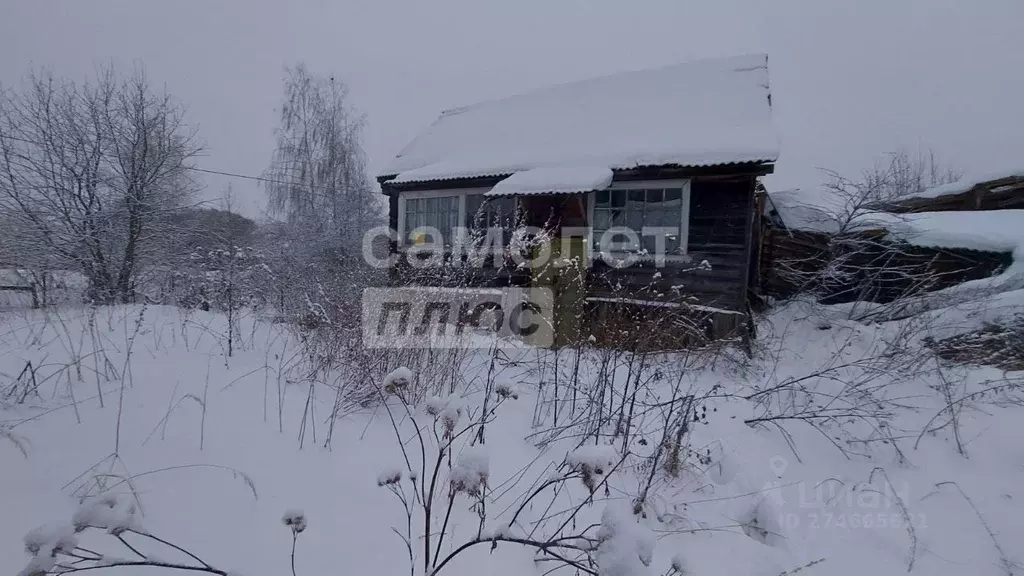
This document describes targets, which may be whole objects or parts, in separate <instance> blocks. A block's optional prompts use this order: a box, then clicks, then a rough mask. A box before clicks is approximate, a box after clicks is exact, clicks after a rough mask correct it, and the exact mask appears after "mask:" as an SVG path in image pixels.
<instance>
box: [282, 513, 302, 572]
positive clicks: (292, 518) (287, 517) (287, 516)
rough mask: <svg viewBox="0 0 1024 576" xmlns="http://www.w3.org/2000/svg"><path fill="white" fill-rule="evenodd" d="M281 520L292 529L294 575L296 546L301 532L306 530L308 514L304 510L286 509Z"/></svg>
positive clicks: (293, 570)
mask: <svg viewBox="0 0 1024 576" xmlns="http://www.w3.org/2000/svg"><path fill="white" fill-rule="evenodd" d="M281 522H282V523H283V524H284V525H285V526H287V527H288V528H290V529H291V531H292V576H296V575H295V546H296V545H297V544H298V542H299V534H302V533H303V532H305V530H306V527H307V526H308V524H307V521H306V514H305V513H304V512H303V511H302V510H296V509H291V510H286V511H285V513H284V516H282V517H281Z"/></svg>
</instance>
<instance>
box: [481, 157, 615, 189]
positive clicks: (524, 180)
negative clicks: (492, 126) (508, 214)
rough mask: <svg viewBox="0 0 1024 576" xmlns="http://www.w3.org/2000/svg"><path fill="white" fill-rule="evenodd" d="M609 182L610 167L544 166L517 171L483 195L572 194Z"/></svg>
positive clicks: (610, 178)
mask: <svg viewBox="0 0 1024 576" xmlns="http://www.w3.org/2000/svg"><path fill="white" fill-rule="evenodd" d="M611 183H612V169H611V168H608V167H607V166H583V165H581V166H545V167H542V168H533V169H532V170H523V171H522V172H516V173H515V174H513V175H511V176H509V177H508V178H505V179H504V180H502V181H501V182H498V183H497V184H496V185H495V186H494V188H492V189H491V190H490V192H488V193H487V194H486V195H487V196H525V195H536V194H574V193H578V192H590V191H592V190H604V189H605V188H607V187H608V186H610V185H611Z"/></svg>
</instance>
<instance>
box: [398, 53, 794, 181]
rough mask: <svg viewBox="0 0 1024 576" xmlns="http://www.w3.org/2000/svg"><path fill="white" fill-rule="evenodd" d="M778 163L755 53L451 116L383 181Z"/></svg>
mask: <svg viewBox="0 0 1024 576" xmlns="http://www.w3.org/2000/svg"><path fill="white" fill-rule="evenodd" d="M777 157H778V140H777V139H776V137H775V131H774V130H773V128H772V124H771V105H770V103H769V89H768V65H767V56H765V55H764V54H758V55H749V56H739V57H733V58H718V59H711V60H700V61H695V62H688V63H683V64H676V65H672V66H668V67H664V68H658V69H653V70H640V71H634V72H623V73H619V74H613V75H611V76H605V77H601V78H594V79H590V80H584V81H580V82H573V83H569V84H561V85H557V86H551V87H548V88H543V89H540V90H537V91H535V92H531V93H528V94H522V95H519V96H512V97H509V98H505V99H501V100H492V101H487V102H481V103H479V104H474V105H472V106H467V107H464V108H458V109H454V110H449V111H446V112H444V113H442V114H441V116H440V117H439V118H438V119H437V120H436V121H435V122H434V123H433V124H432V125H431V126H430V127H429V128H427V129H426V130H425V131H424V132H422V133H421V134H420V135H419V136H417V137H416V138H415V139H414V140H413V141H412V142H411V143H410V144H409V145H408V146H406V147H405V149H403V150H402V151H401V152H400V153H399V154H398V156H397V157H395V158H394V159H393V160H392V161H391V163H390V164H389V165H388V166H387V167H386V169H385V170H384V171H383V172H382V175H383V176H392V175H395V174H397V175H398V176H397V177H396V178H395V180H394V181H395V182H413V181H425V180H443V179H449V178H470V177H476V176H489V175H503V174H512V173H514V172H519V171H523V170H530V169H533V168H537V167H541V166H548V165H565V164H577V165H579V164H587V165H600V166H608V167H610V168H613V169H617V168H630V167H636V166H656V165H665V164H677V165H682V166H710V165H716V164H730V163H741V162H774V161H775V159H776V158H777Z"/></svg>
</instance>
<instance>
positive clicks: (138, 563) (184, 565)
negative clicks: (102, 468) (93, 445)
mask: <svg viewBox="0 0 1024 576" xmlns="http://www.w3.org/2000/svg"><path fill="white" fill-rule="evenodd" d="M87 531H102V532H104V533H106V534H107V535H108V536H109V537H110V538H111V539H112V540H113V542H112V544H114V545H116V546H118V547H120V548H122V549H123V552H122V554H123V555H112V554H106V553H100V552H97V551H96V550H94V549H93V548H85V547H83V546H82V545H81V544H80V535H81V534H83V533H85V532H87ZM143 541H148V543H149V544H150V545H159V546H163V547H165V548H167V549H171V550H174V551H175V552H177V553H179V554H181V555H184V556H187V557H188V558H189V561H187V562H184V561H169V560H164V559H161V558H158V557H156V556H154V555H152V554H151V553H149V552H143V550H148V548H145V547H143V546H140V545H139V543H140V542H143ZM24 542H25V552H27V553H28V555H29V557H30V559H29V562H28V564H27V565H26V566H25V568H24V569H23V570H22V571H21V572H19V576H46V575H57V574H72V573H74V572H84V571H92V570H102V569H106V568H110V569H113V568H122V567H140V568H141V567H153V568H163V569H166V570H180V571H182V572H189V573H194V572H206V573H209V574H218V575H219V576H227V574H228V572H227V571H225V570H221V569H218V568H215V567H214V566H212V565H211V564H209V563H208V562H206V561H204V560H202V559H201V558H200V557H199V556H197V555H195V554H193V553H192V552H189V551H188V550H186V549H184V548H182V547H181V546H178V545H176V544H174V543H172V542H170V541H168V540H165V539H163V538H160V537H158V536H155V535H153V534H151V533H150V532H149V531H147V530H146V529H144V528H143V527H142V525H141V523H140V518H139V512H138V508H137V506H136V504H135V502H134V501H132V500H130V499H127V498H123V497H120V496H115V495H104V496H100V497H97V498H92V499H88V500H86V501H85V502H83V503H82V505H81V506H80V507H79V508H78V510H77V511H76V512H75V513H74V515H73V516H72V519H71V522H70V523H68V524H64V525H59V526H50V527H40V528H35V529H33V530H31V531H29V532H28V534H26V535H25V538H24Z"/></svg>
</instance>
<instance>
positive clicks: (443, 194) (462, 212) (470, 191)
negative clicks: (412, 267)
mask: <svg viewBox="0 0 1024 576" xmlns="http://www.w3.org/2000/svg"><path fill="white" fill-rule="evenodd" d="M490 190H491V188H489V187H484V188H481V187H476V188H439V189H436V190H403V191H401V192H399V193H398V230H397V231H398V233H399V237H400V239H401V242H400V243H399V246H403V247H408V246H411V245H412V243H411V242H410V239H409V238H408V237H406V229H405V203H406V201H407V200H413V199H416V200H419V199H422V198H451V197H456V198H458V206H459V214H458V220H456V223H457V225H458V226H463V225H464V224H463V223H464V222H465V221H466V197H467V196H471V195H478V194H480V195H482V194H486V193H487V192H489V191H490ZM445 240H446V241H448V242H450V241H451V239H450V238H446V239H445Z"/></svg>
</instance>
